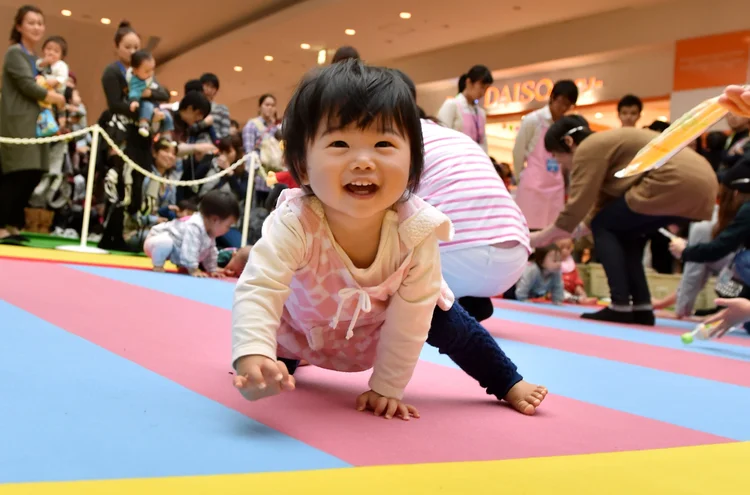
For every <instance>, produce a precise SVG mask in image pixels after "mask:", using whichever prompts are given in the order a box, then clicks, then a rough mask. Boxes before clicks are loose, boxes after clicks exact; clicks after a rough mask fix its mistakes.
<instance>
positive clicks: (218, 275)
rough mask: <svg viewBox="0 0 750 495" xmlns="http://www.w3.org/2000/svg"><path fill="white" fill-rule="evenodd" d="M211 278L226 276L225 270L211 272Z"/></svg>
mask: <svg viewBox="0 0 750 495" xmlns="http://www.w3.org/2000/svg"><path fill="white" fill-rule="evenodd" d="M211 278H226V275H225V274H224V270H216V271H215V272H211Z"/></svg>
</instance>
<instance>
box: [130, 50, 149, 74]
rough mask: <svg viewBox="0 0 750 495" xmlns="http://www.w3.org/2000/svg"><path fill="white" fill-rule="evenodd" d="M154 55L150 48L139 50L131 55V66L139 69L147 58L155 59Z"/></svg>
mask: <svg viewBox="0 0 750 495" xmlns="http://www.w3.org/2000/svg"><path fill="white" fill-rule="evenodd" d="M153 58H154V56H153V55H151V52H150V51H148V50H138V51H137V52H135V53H133V55H132V56H131V57H130V66H131V67H132V68H134V69H137V68H138V67H140V66H141V64H142V63H143V62H145V61H146V60H153Z"/></svg>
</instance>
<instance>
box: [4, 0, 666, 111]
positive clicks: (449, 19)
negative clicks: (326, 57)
mask: <svg viewBox="0 0 750 495" xmlns="http://www.w3.org/2000/svg"><path fill="white" fill-rule="evenodd" d="M660 1H661V0H607V1H605V2H601V1H599V0H568V1H566V2H560V1H559V0H525V1H523V2H522V1H520V0H515V1H513V2H504V1H498V0H473V1H472V2H470V3H467V4H466V5H461V4H460V3H459V2H456V1H455V0H380V1H379V2H377V6H375V4H373V3H372V2H369V1H365V0H221V1H220V2H219V1H217V2H214V3H213V4H211V3H209V2H206V1H195V0H180V1H178V0H160V1H158V2H156V1H145V0H129V1H127V2H113V1H111V0H110V1H106V2H103V1H100V2H91V1H90V0H38V1H36V4H37V5H38V6H39V7H40V8H41V9H42V10H43V11H44V12H45V17H46V20H47V34H62V35H63V36H65V37H66V38H67V39H68V43H69V45H70V55H69V63H70V65H71V70H72V71H73V72H74V73H75V74H76V76H77V77H78V80H79V86H81V88H82V92H83V93H84V97H85V98H86V99H87V101H90V102H91V103H90V106H92V107H93V108H94V110H95V111H100V110H101V109H102V108H101V107H102V106H103V99H102V95H101V89H100V88H98V84H99V82H98V81H99V79H100V77H101V71H102V70H103V68H104V67H105V65H106V64H107V63H108V61H112V60H113V59H114V47H113V42H112V38H113V36H114V31H115V29H116V25H117V23H118V22H119V21H120V20H121V19H123V18H127V19H128V20H130V21H131V22H132V24H133V26H134V27H135V28H136V30H138V32H139V33H140V34H141V35H142V38H143V40H144V43H145V42H147V41H148V39H149V38H150V37H157V38H159V39H160V41H159V44H158V45H157V48H156V50H155V55H156V57H157V64H158V65H159V68H158V72H157V77H158V78H159V80H160V82H161V83H162V84H164V85H166V86H168V87H169V88H170V89H175V90H179V91H180V93H181V92H182V87H183V85H184V83H185V81H187V80H188V79H192V78H196V77H198V76H200V74H201V73H203V72H214V73H216V74H217V75H218V76H219V78H220V80H221V85H222V87H221V92H220V94H219V97H218V100H219V101H220V102H222V103H225V104H227V105H229V107H230V110H231V111H232V114H233V116H236V117H237V118H238V119H245V118H247V117H249V116H250V115H251V114H252V113H254V112H255V110H256V107H257V97H258V96H259V95H260V94H262V93H265V92H272V93H277V94H278V95H279V99H280V100H282V101H280V102H279V103H280V104H282V106H283V103H284V101H283V100H284V99H285V98H286V97H288V95H289V93H290V91H291V89H292V88H293V87H294V86H295V85H296V83H297V81H298V80H299V78H300V77H301V76H302V74H303V73H304V72H305V71H306V70H308V69H310V68H312V67H314V66H315V65H316V59H317V50H318V49H326V50H329V51H333V50H335V49H336V48H337V47H338V46H341V45H343V44H351V45H354V46H356V47H357V49H358V50H359V51H360V53H361V54H362V56H363V58H365V59H366V60H368V61H370V62H374V63H380V64H385V63H396V61H397V59H399V58H402V57H407V56H412V55H415V54H419V53H424V52H431V51H436V50H440V49H442V48H445V47H448V46H454V45H457V44H460V43H465V42H468V41H471V40H475V39H478V38H486V37H493V36H502V35H503V34H507V33H510V32H514V31H520V30H524V29H528V28H531V27H535V26H541V25H545V24H550V23H559V22H563V21H566V20H570V19H573V18H578V17H583V16H589V15H594V14H597V13H601V12H605V11H611V10H615V9H621V8H638V7H639V6H643V5H645V4H652V3H659V2H660ZM18 5H19V4H18V2H17V1H11V0H0V18H3V19H7V21H6V24H11V19H12V17H13V14H14V12H15V9H16V8H17V7H18ZM219 6H220V8H216V7H219ZM464 7H465V8H464ZM61 9H69V10H71V11H72V12H73V15H72V16H71V17H63V16H62V15H61V14H60V10H61ZM403 11H407V12H410V13H411V14H412V17H411V19H409V20H403V19H401V18H400V17H399V13H400V12H403ZM101 17H107V18H110V19H111V20H112V24H111V25H109V26H105V25H102V24H101V23H100V22H99V19H100V18H101ZM347 28H352V29H355V30H356V35H354V36H347V35H346V34H344V30H345V29H347ZM592 42H593V41H592ZM300 43H309V44H310V45H312V48H311V49H310V50H302V49H301V48H300ZM501 46H502V45H501V44H498V49H503V50H508V49H513V48H509V47H507V46H502V48H501ZM514 49H516V50H522V49H523V47H516V48H514ZM265 55H272V56H273V57H274V60H273V62H266V61H264V59H263V57H264V56H265ZM482 59H483V54H482V53H477V54H476V57H472V59H467V60H466V66H467V68H468V67H470V66H471V65H473V64H476V63H482ZM237 65H239V66H242V67H243V69H244V70H243V71H242V72H235V71H234V70H233V67H234V66H237ZM457 75H458V74H457ZM97 88H98V89H97ZM97 107H98V108H97Z"/></svg>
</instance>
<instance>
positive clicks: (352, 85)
mask: <svg viewBox="0 0 750 495" xmlns="http://www.w3.org/2000/svg"><path fill="white" fill-rule="evenodd" d="M321 124H322V125H324V126H325V128H326V130H327V131H329V132H330V131H336V130H340V129H343V128H345V127H347V126H349V125H355V126H356V127H357V128H358V129H362V130H364V129H367V128H368V127H370V126H372V125H375V126H377V129H379V130H380V131H393V132H396V133H399V134H400V135H402V136H403V137H404V138H405V139H408V141H409V146H410V151H411V167H410V169H409V181H408V184H407V189H408V190H409V191H410V192H414V191H415V190H416V189H417V186H418V185H419V179H420V177H421V176H422V169H423V168H424V146H423V143H422V126H421V123H420V121H419V111H418V110H417V105H416V103H415V102H414V98H413V97H412V95H411V92H410V90H409V87H408V85H407V84H406V83H405V82H404V80H403V79H402V77H401V76H400V75H399V73H398V72H396V71H394V70H391V69H386V68H382V67H372V66H369V65H365V64H364V63H362V62H361V61H359V60H356V59H350V60H346V61H343V62H339V63H336V64H332V65H330V66H328V67H325V68H322V69H318V70H314V71H312V72H310V73H309V74H307V75H306V76H305V77H304V78H303V80H302V82H301V83H300V84H299V86H298V87H297V90H296V91H295V93H294V95H293V96H292V99H291V101H290V102H289V105H288V106H287V108H286V112H284V122H283V124H282V126H281V128H282V131H283V134H284V141H285V143H286V146H285V148H284V157H285V161H286V165H287V168H288V169H289V172H290V173H291V174H292V177H293V178H294V180H295V182H297V184H300V186H301V187H302V189H303V190H304V191H305V192H307V193H312V192H313V191H312V190H311V189H310V187H309V186H306V185H304V182H305V180H304V179H305V177H306V176H307V147H308V145H309V144H310V143H312V142H313V141H314V140H315V136H316V135H317V134H318V129H319V128H320V126H321Z"/></svg>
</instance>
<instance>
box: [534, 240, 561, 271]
mask: <svg viewBox="0 0 750 495" xmlns="http://www.w3.org/2000/svg"><path fill="white" fill-rule="evenodd" d="M559 252H560V247H559V246H558V245H557V244H550V245H549V246H543V247H538V248H536V249H534V252H533V253H531V258H530V261H532V262H534V263H536V266H538V267H539V269H540V270H543V269H544V266H543V265H544V258H546V257H547V255H548V254H549V253H559Z"/></svg>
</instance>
